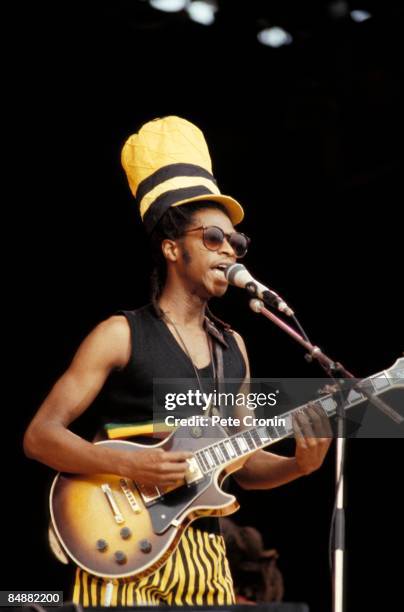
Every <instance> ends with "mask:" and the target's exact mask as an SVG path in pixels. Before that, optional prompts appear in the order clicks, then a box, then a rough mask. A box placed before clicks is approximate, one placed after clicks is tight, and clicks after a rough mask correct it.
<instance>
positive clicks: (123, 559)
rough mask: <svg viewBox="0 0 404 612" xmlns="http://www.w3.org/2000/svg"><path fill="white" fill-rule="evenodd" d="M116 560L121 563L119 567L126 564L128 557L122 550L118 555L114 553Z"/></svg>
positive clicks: (118, 551)
mask: <svg viewBox="0 0 404 612" xmlns="http://www.w3.org/2000/svg"><path fill="white" fill-rule="evenodd" d="M114 558H115V561H116V562H117V563H119V565H123V564H124V563H126V555H125V553H124V552H122V551H121V550H117V551H116V553H114Z"/></svg>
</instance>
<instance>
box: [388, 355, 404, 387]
mask: <svg viewBox="0 0 404 612" xmlns="http://www.w3.org/2000/svg"><path fill="white" fill-rule="evenodd" d="M386 375H387V376H388V377H389V378H390V379H391V382H392V384H393V385H395V384H398V385H404V357H399V358H398V359H397V361H396V362H395V363H394V364H393V365H392V366H391V368H389V369H388V370H386Z"/></svg>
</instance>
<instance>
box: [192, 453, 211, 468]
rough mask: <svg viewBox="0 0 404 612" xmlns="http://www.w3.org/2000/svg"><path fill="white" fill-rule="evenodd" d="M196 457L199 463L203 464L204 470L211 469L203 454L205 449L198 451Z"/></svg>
mask: <svg viewBox="0 0 404 612" xmlns="http://www.w3.org/2000/svg"><path fill="white" fill-rule="evenodd" d="M195 455H196V457H197V458H198V461H199V463H200V464H201V466H202V471H203V472H205V471H206V470H208V469H209V466H208V464H207V462H206V459H205V458H204V456H203V451H199V452H197V453H195Z"/></svg>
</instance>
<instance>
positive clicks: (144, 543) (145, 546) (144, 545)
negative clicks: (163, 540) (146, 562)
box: [139, 540, 152, 553]
mask: <svg viewBox="0 0 404 612" xmlns="http://www.w3.org/2000/svg"><path fill="white" fill-rule="evenodd" d="M139 546H140V550H141V551H142V552H143V553H149V552H150V551H151V549H152V544H151V542H150V541H149V540H140V542H139Z"/></svg>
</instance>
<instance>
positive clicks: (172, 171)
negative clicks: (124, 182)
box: [136, 164, 216, 204]
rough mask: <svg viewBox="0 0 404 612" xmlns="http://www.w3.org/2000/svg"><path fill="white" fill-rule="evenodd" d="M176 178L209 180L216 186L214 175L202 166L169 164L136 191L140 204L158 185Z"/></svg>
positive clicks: (141, 183)
mask: <svg viewBox="0 0 404 612" xmlns="http://www.w3.org/2000/svg"><path fill="white" fill-rule="evenodd" d="M176 176H197V177H200V178H207V179H209V180H210V181H212V182H213V183H214V184H215V185H216V180H215V177H214V176H213V174H211V173H210V172H208V170H205V168H202V166H197V165H195V164H168V165H167V166H163V167H162V168H159V169H158V170H156V172H153V174H151V175H150V176H148V177H147V178H145V179H143V181H141V182H140V183H139V185H138V188H137V190H136V199H137V201H138V202H139V204H140V202H141V201H142V199H143V198H144V196H145V195H146V194H147V193H149V191H151V190H152V189H154V188H155V187H157V185H160V183H164V181H168V179H171V178H174V177H176Z"/></svg>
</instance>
